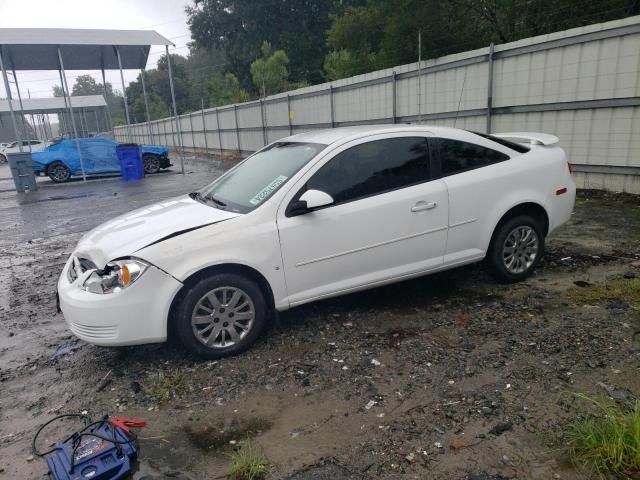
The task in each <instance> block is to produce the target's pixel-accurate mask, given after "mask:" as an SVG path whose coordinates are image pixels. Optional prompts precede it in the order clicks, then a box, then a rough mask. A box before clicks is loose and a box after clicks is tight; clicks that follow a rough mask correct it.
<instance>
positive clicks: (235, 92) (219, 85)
mask: <svg viewBox="0 0 640 480" xmlns="http://www.w3.org/2000/svg"><path fill="white" fill-rule="evenodd" d="M207 92H208V100H209V106H211V107H219V106H221V105H228V104H230V103H242V102H246V101H248V100H249V98H250V96H249V92H247V91H246V90H245V89H244V88H242V86H241V85H240V80H238V77H236V76H235V75H234V74H233V73H227V74H225V75H222V74H221V73H216V74H214V75H212V76H211V78H210V79H209V80H208V82H207Z"/></svg>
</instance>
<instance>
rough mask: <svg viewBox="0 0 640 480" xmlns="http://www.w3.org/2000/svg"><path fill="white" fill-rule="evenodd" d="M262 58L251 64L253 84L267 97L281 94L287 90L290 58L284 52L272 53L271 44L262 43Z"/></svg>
mask: <svg viewBox="0 0 640 480" xmlns="http://www.w3.org/2000/svg"><path fill="white" fill-rule="evenodd" d="M261 50H262V58H259V59H258V60H256V61H255V62H253V63H252V64H251V78H252V79H253V84H254V85H255V86H256V88H257V89H258V90H259V91H260V92H261V93H262V96H263V97H266V96H267V94H268V93H279V92H282V91H284V90H286V89H287V77H288V76H289V71H288V70H287V65H289V57H287V54H286V53H285V52H284V50H276V51H275V52H273V53H272V52H271V44H270V43H269V42H266V41H265V42H263V43H262V48H261Z"/></svg>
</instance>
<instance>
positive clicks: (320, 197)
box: [300, 190, 333, 210]
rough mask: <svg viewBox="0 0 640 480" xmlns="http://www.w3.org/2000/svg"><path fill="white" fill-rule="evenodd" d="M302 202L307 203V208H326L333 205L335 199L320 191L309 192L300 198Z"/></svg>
mask: <svg viewBox="0 0 640 480" xmlns="http://www.w3.org/2000/svg"><path fill="white" fill-rule="evenodd" d="M300 201H301V202H306V204H307V208H308V209H309V210H311V209H312V208H318V207H324V206H326V205H331V204H332V203H333V197H332V196H331V195H329V194H328V193H326V192H323V191H320V190H307V191H306V192H304V193H303V194H302V196H301V197H300Z"/></svg>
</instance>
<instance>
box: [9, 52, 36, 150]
mask: <svg viewBox="0 0 640 480" xmlns="http://www.w3.org/2000/svg"><path fill="white" fill-rule="evenodd" d="M12 63H13V62H12ZM11 71H12V72H13V81H14V83H15V84H16V92H17V93H18V105H20V116H21V117H22V122H21V123H22V131H23V133H24V139H25V140H27V146H28V147H29V153H33V151H32V149H31V142H30V141H29V135H27V119H26V118H24V106H23V105H22V95H20V86H19V85H18V77H16V69H15V68H12V69H11Z"/></svg>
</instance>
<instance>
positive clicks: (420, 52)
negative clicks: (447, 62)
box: [418, 30, 466, 123]
mask: <svg viewBox="0 0 640 480" xmlns="http://www.w3.org/2000/svg"><path fill="white" fill-rule="evenodd" d="M465 72H466V70H465ZM420 122H422V30H418V123H420Z"/></svg>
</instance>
